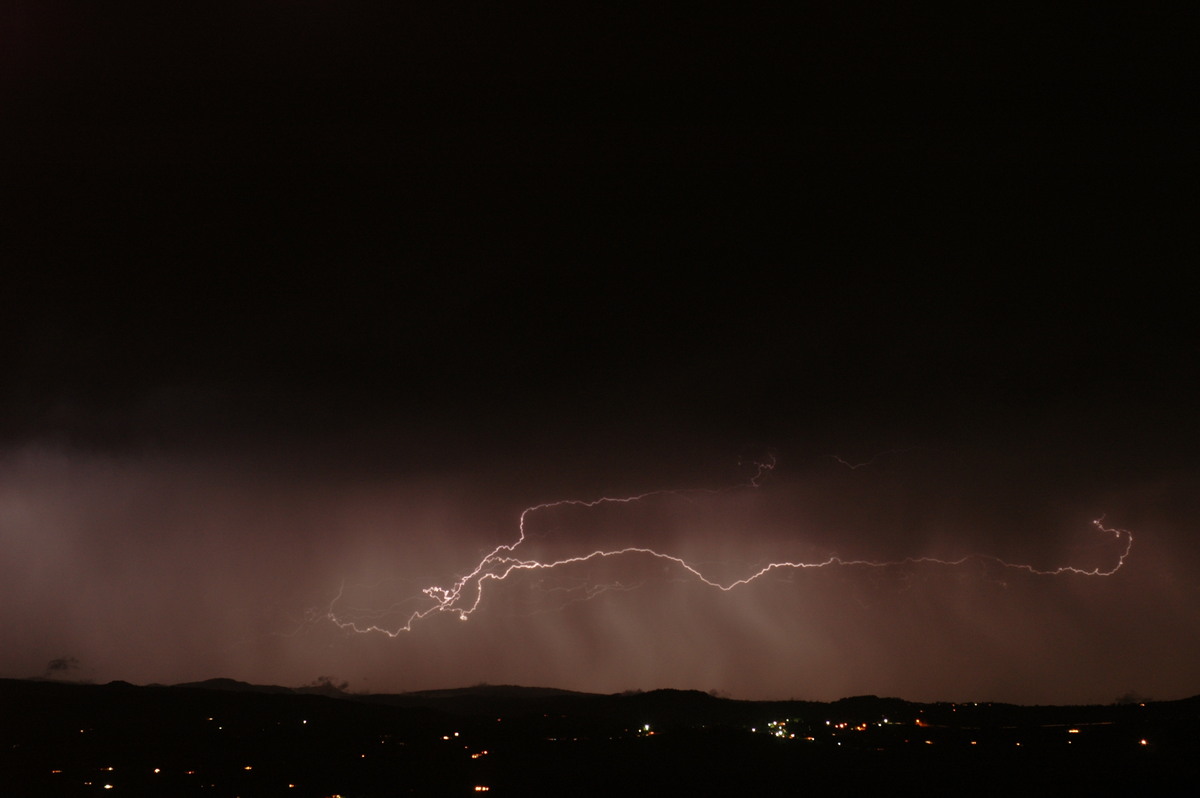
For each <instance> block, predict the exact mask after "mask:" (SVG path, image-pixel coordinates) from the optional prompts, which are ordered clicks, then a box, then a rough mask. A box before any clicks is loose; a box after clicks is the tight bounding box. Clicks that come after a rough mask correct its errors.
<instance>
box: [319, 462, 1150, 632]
mask: <svg viewBox="0 0 1200 798" xmlns="http://www.w3.org/2000/svg"><path fill="white" fill-rule="evenodd" d="M756 466H757V471H756V473H755V474H754V476H753V477H752V478H751V479H750V480H748V481H747V482H746V483H744V485H743V487H754V488H757V487H759V485H760V483H761V480H762V479H763V478H764V477H765V476H766V475H767V474H768V473H770V471H771V470H772V469H774V467H775V461H774V459H773V458H772V459H771V460H769V461H768V462H765V463H756ZM698 492H703V493H717V492H719V491H717V490H691V491H676V490H655V491H650V492H647V493H641V494H638V495H636V496H625V497H609V496H604V497H601V498H599V499H592V500H583V499H561V500H558V501H552V502H544V503H542V504H535V505H533V506H531V507H526V508H525V509H524V510H523V511H521V515H520V519H519V522H518V525H517V530H518V534H517V539H516V540H515V541H513V542H512V543H503V544H500V545H499V546H496V548H494V549H492V550H491V551H490V552H489V553H488V554H486V555H484V557H483V558H482V559H480V561H479V563H478V564H477V565H476V566H475V568H474V569H472V570H471V571H470V572H469V573H467V574H465V575H463V576H461V577H459V578H458V580H457V581H456V582H454V583H453V584H452V585H450V586H449V587H442V586H439V585H432V586H430V587H427V588H425V589H424V590H422V591H421V592H422V593H423V594H424V595H425V596H426V597H427V598H428V599H429V600H431V601H432V603H431V604H430V605H429V606H427V607H425V608H423V609H419V610H413V611H412V612H410V614H409V615H408V618H407V620H406V621H405V622H404V624H403V625H402V626H400V627H398V628H394V629H389V628H386V627H383V626H380V625H378V624H375V623H370V624H363V623H361V622H359V621H353V620H345V619H343V618H342V617H341V616H339V614H338V612H337V611H336V609H335V608H336V607H337V605H338V603H339V602H340V601H341V599H342V594H343V592H344V585H343V590H342V591H339V592H338V594H337V596H335V597H334V599H333V601H331V602H330V604H329V609H328V610H327V611H326V612H325V617H326V618H327V619H328V620H330V621H332V622H333V623H334V624H336V625H337V626H339V627H341V628H342V629H345V630H347V631H354V632H363V633H365V632H380V633H383V634H386V635H388V636H389V637H397V636H399V635H400V634H401V633H402V632H408V631H411V630H412V628H413V625H414V624H415V623H417V622H418V621H420V620H422V619H424V618H427V617H428V616H430V615H432V614H434V613H439V612H449V613H453V614H455V615H457V616H458V617H459V619H460V620H463V621H465V620H467V619H468V618H469V617H470V616H471V615H472V614H473V613H474V612H475V610H477V609H478V608H479V605H480V603H481V602H482V601H483V593H484V582H485V581H487V580H496V581H503V580H504V579H507V578H508V577H509V576H510V575H511V574H513V573H514V572H517V571H539V570H551V569H554V568H561V567H563V566H568V565H576V564H580V563H587V562H591V561H594V560H600V559H606V558H610V557H623V556H637V555H641V556H645V557H652V558H656V559H659V560H663V561H665V562H669V563H671V564H673V565H675V566H677V567H678V568H680V569H682V570H683V571H684V572H685V573H687V574H690V575H691V576H692V577H694V578H695V579H696V580H698V581H699V582H702V583H703V584H705V585H707V586H709V587H712V588H715V589H717V590H721V591H725V592H728V591H731V590H734V589H736V588H738V587H741V586H743V585H748V584H750V583H751V582H754V581H755V580H757V579H759V578H761V577H763V576H765V575H767V574H769V573H771V572H773V571H782V570H802V569H819V568H829V567H832V566H844V567H861V568H890V567H896V566H901V565H922V564H928V565H942V566H951V567H953V566H959V565H963V564H964V563H967V562H969V561H973V560H974V561H983V562H992V563H995V564H997V565H999V566H1001V567H1004V568H1010V569H1013V570H1017V571H1025V572H1027V573H1030V574H1033V575H1036V576H1058V575H1061V574H1076V575H1079V576H1112V575H1113V574H1115V573H1116V572H1117V571H1119V570H1120V569H1121V567H1122V566H1124V564H1125V560H1126V559H1127V558H1128V557H1129V553H1130V551H1131V550H1132V548H1133V534H1132V533H1130V532H1129V531H1128V530H1125V529H1116V528H1112V527H1107V526H1105V525H1104V518H1103V517H1101V518H1098V519H1096V520H1094V521H1093V522H1092V525H1093V526H1095V527H1096V529H1097V530H1099V531H1100V532H1103V533H1106V534H1111V535H1113V536H1114V538H1115V539H1116V540H1117V541H1118V542H1119V541H1121V540H1122V539H1124V541H1125V546H1124V549H1123V550H1122V552H1121V554H1120V556H1119V557H1118V558H1117V562H1116V564H1115V565H1114V566H1113V567H1112V568H1108V569H1104V568H1100V567H1095V568H1079V567H1076V566H1073V565H1063V566H1059V567H1057V568H1050V569H1041V568H1035V567H1034V566H1032V565H1028V564H1025V563H1014V562H1008V561H1007V560H1004V559H1001V558H999V557H995V556H992V555H987V554H968V555H965V556H963V557H960V558H958V559H955V560H943V559H939V558H937V557H905V558H903V559H899V560H888V561H876V560H848V559H843V558H841V557H838V556H831V557H829V558H827V559H825V560H822V561H819V562H790V561H784V562H772V563H768V564H767V565H764V566H762V567H761V568H759V569H758V570H757V571H755V572H754V573H752V574H750V575H749V576H745V577H742V578H740V579H735V580H733V581H730V582H720V581H717V580H715V579H712V578H710V577H708V576H706V575H705V574H704V573H703V572H702V571H701V570H700V569H699V568H697V567H696V566H694V565H692V564H691V563H689V562H687V561H686V560H684V559H683V558H682V557H677V556H675V555H673V554H667V553H664V552H661V551H657V550H655V549H651V548H646V547H642V546H627V547H625V548H621V549H611V550H603V549H597V550H595V551H592V552H590V553H588V554H582V555H578V556H574V557H566V558H563V559H558V560H552V561H548V562H542V561H540V560H536V559H532V560H531V559H523V558H521V557H518V556H516V552H517V549H518V548H520V546H521V544H522V543H524V542H525V539H526V531H525V523H526V521H527V520H528V518H529V517H530V516H531V515H533V514H535V513H538V512H541V511H543V510H549V509H552V508H555V507H582V508H591V507H598V506H601V505H605V504H632V503H635V502H640V501H643V500H645V499H648V498H651V497H653V496H662V495H686V494H688V493H698ZM606 589H607V588H606V586H598V587H597V589H595V590H594V591H588V592H587V596H586V597H587V598H592V597H593V596H595V595H599V594H600V593H603V592H606ZM399 606H400V605H398V604H396V605H392V607H391V608H389V609H387V610H383V611H375V612H371V613H366V614H367V615H368V616H374V617H375V618H381V617H384V616H386V615H391V614H394V613H395V612H396V611H398V609H399Z"/></svg>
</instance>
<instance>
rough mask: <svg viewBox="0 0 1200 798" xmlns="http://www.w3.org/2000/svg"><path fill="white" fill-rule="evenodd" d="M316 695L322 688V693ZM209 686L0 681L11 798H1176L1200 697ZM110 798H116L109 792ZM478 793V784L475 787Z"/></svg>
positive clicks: (1188, 776)
mask: <svg viewBox="0 0 1200 798" xmlns="http://www.w3.org/2000/svg"><path fill="white" fill-rule="evenodd" d="M319 687H320V686H319V685H318V688H319ZM312 689H313V686H309V687H303V688H288V687H280V686H275V685H253V684H247V683H245V682H239V681H236V680H233V679H211V680H206V681H202V682H194V683H188V684H180V685H174V686H164V685H148V686H144V687H139V686H135V685H131V684H129V683H126V682H112V683H109V684H106V685H87V684H74V683H67V682H52V681H42V680H39V681H35V680H12V679H7V680H0V708H2V709H3V711H2V712H0V772H3V773H4V778H5V784H6V788H5V792H6V793H7V792H9V790H11V791H12V794H21V795H47V796H50V795H53V796H72V795H93V794H95V793H96V791H97V790H100V789H103V788H104V786H105V785H109V784H111V785H112V789H113V790H114V792H113V793H112V794H114V795H115V794H121V795H147V796H157V795H162V796H190V795H218V794H228V795H255V796H273V795H281V796H282V795H288V796H328V795H344V796H376V795H379V796H382V795H435V796H436V795H465V794H468V793H471V794H474V793H475V792H476V791H477V789H476V788H481V787H487V788H488V790H487V791H488V792H492V793H494V794H497V795H504V794H507V795H566V794H572V795H614V794H621V795H651V794H655V795H658V794H700V795H729V794H756V793H763V792H767V791H770V790H777V789H778V788H779V785H781V784H783V785H790V788H794V789H803V790H804V791H808V790H812V789H837V790H858V789H895V788H897V786H898V785H902V784H907V785H910V786H913V787H914V789H919V790H920V791H921V792H923V793H925V794H962V793H963V792H969V793H971V794H980V795H1006V794H1014V792H1020V793H1021V794H1024V795H1030V794H1039V793H1040V794H1049V793H1051V792H1055V791H1057V790H1061V789H1062V785H1064V784H1067V783H1070V784H1071V785H1072V789H1105V790H1106V791H1110V790H1112V789H1117V790H1118V791H1121V790H1124V791H1127V792H1146V793H1157V794H1164V793H1171V792H1172V791H1174V790H1176V789H1178V788H1180V786H1181V785H1185V784H1188V783H1192V782H1193V781H1194V779H1195V778H1196V776H1198V775H1200V773H1198V772H1197V770H1198V768H1200V765H1198V764H1197V763H1198V762H1200V756H1198V755H1200V734H1198V733H1197V731H1196V730H1197V728H1198V725H1200V697H1194V698H1189V699H1185V700H1181V701H1167V702H1148V703H1145V704H1120V705H1116V704H1114V705H1104V706H1099V705H1097V706H1052V707H1023V706H1016V705H1010V704H990V703H980V704H974V703H968V704H961V703H960V704H952V703H937V704H919V703H914V702H909V701H905V700H902V699H899V698H879V697H876V696H856V697H852V698H846V699H842V700H840V701H835V702H832V703H821V702H807V701H739V700H734V699H728V698H719V697H716V696H713V695H710V694H707V693H701V692H697V691H692V690H671V689H663V690H651V691H647V692H633V693H623V694H616V695H602V694H593V693H578V692H571V691H567V690H557V689H553V688H538V687H520V686H515V685H476V686H474V687H466V688H458V689H446V690H427V691H420V692H414V693H400V694H392V695H360V694H349V693H344V692H339V693H337V694H336V695H326V694H318V693H314V692H313V691H312ZM117 790H119V793H118V792H117ZM478 791H482V790H478Z"/></svg>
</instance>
